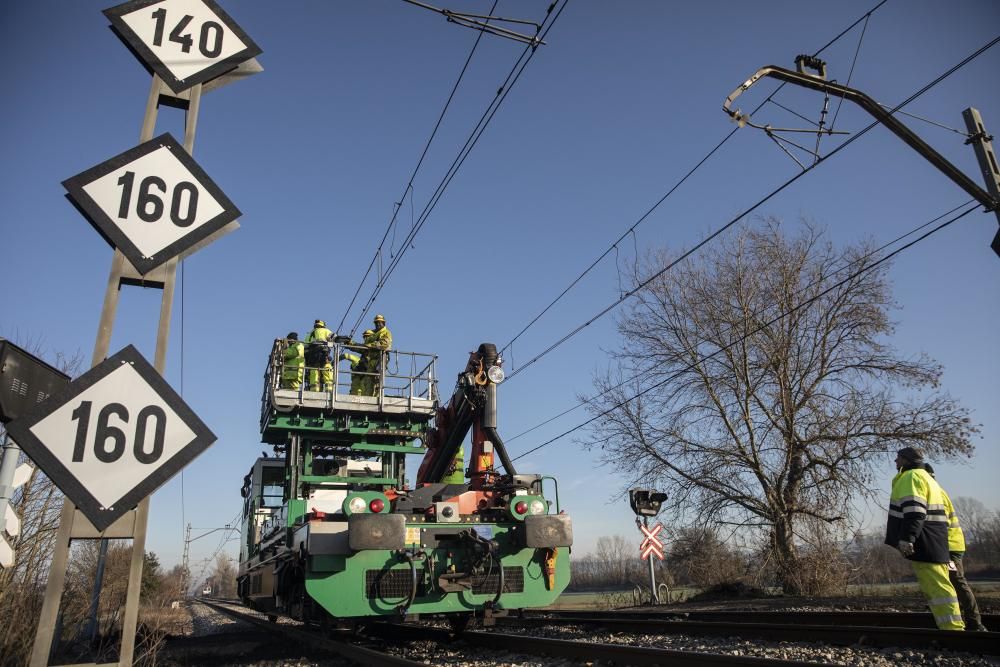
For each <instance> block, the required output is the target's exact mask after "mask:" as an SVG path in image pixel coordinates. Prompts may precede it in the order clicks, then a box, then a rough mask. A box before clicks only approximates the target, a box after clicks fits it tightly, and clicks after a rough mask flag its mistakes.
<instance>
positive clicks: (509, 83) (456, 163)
mask: <svg viewBox="0 0 1000 667" xmlns="http://www.w3.org/2000/svg"><path fill="white" fill-rule="evenodd" d="M567 2H568V0H562V4H561V5H560V4H559V0H555V1H554V2H553V3H552V4H550V5H549V7H548V13H547V15H546V19H545V22H547V25H545V22H543V25H544V26H545V27H544V28H543V29H542V32H541V34H540V37H544V36H545V35H547V34H548V32H549V30H551V29H552V26H554V25H555V23H556V21H557V20H558V19H559V17H560V16H561V15H562V12H563V10H564V9H565V8H566V4H567ZM556 6H559V9H558V10H557V11H555V12H554V13H553V10H554V9H555V7H556ZM534 54H535V49H534V48H533V47H532V46H531V45H528V46H526V47H525V49H524V51H523V52H522V53H521V56H520V58H518V60H517V61H516V62H515V63H514V66H513V67H512V68H511V70H510V72H509V73H508V74H507V78H506V79H505V80H504V82H503V83H502V84H501V86H500V88H498V89H497V92H496V95H495V96H494V98H493V100H492V101H491V102H490V104H489V105H488V106H487V108H486V110H485V111H484V112H483V115H482V116H481V117H480V119H479V122H478V123H477V124H476V126H475V128H473V130H472V132H471V133H470V134H469V136H468V138H467V139H466V141H465V144H464V145H463V146H462V148H461V150H459V154H458V155H457V156H456V157H455V159H454V160H453V161H452V164H451V166H450V167H449V168H448V170H447V172H446V174H445V176H444V178H443V179H442V180H441V182H440V183H439V184H438V186H437V188H436V189H435V191H434V193H433V194H432V195H431V198H430V200H429V201H428V203H427V204H426V205H425V206H424V209H423V210H422V211H421V213H420V215H419V216H418V217H417V223H416V225H415V226H414V228H413V230H412V232H411V233H410V235H409V236H408V237H407V240H406V244H407V247H406V248H404V249H403V250H401V251H400V253H399V254H398V255H397V256H396V257H395V259H394V260H393V261H392V262H391V263H390V265H389V268H388V269H387V270H386V273H385V275H384V276H383V278H382V279H381V280H379V281H378V283H377V284H376V286H375V289H374V290H373V291H372V294H371V296H370V297H369V299H368V302H367V304H366V305H365V307H364V308H363V309H362V311H361V314H360V315H359V316H358V318H357V320H356V321H355V323H354V325H353V326H352V327H351V332H350V335H352V336H353V335H354V332H355V331H357V329H358V326H359V325H360V324H361V322H362V320H364V318H365V316H366V315H367V314H368V312H369V311H370V310H371V307H372V306H373V305H374V304H375V301H376V299H378V296H379V294H381V292H382V289H383V288H384V287H385V285H386V283H387V281H388V278H389V276H390V275H391V274H392V273H393V271H395V269H396V267H397V266H398V265H399V262H400V261H401V260H402V257H403V255H404V254H405V253H406V250H407V249H409V248H411V247H413V239H414V238H415V237H416V235H417V234H418V233H419V232H420V230H421V229H422V228H423V226H424V225H425V224H426V223H427V219H428V218H429V217H430V214H431V213H432V212H433V211H434V209H435V208H436V207H437V204H438V202H439V201H440V200H441V197H442V196H443V195H444V192H445V191H446V190H447V188H448V186H449V185H450V184H451V181H452V180H453V179H454V177H455V175H456V174H457V173H458V171H459V170H460V169H461V167H462V165H463V164H464V163H465V160H466V159H467V158H468V157H469V155H470V154H471V152H472V149H473V148H475V146H476V144H478V143H479V139H480V138H481V137H482V136H483V133H484V132H485V131H486V128H487V127H488V126H489V124H490V122H491V121H492V120H493V118H494V117H495V116H496V113H497V111H498V110H499V109H500V106H501V105H502V104H503V102H504V100H506V99H507V95H508V94H509V93H510V91H511V90H512V89H513V87H514V85H515V84H516V83H517V82H518V80H520V78H521V75H522V74H523V73H524V70H525V68H526V67H527V66H528V64H529V63H530V62H531V59H532V57H533V56H534Z"/></svg>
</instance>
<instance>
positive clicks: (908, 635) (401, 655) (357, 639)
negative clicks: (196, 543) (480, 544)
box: [199, 600, 1000, 667]
mask: <svg viewBox="0 0 1000 667" xmlns="http://www.w3.org/2000/svg"><path fill="white" fill-rule="evenodd" d="M199 602H200V603H202V604H206V605H208V606H210V607H211V608H212V609H215V610H216V611H219V612H221V613H223V614H226V615H228V616H230V617H232V618H237V619H239V620H241V621H246V622H248V623H252V624H253V625H255V626H257V627H258V628H261V629H262V630H264V631H266V632H267V633H268V634H269V635H275V636H280V637H281V638H282V639H281V641H284V642H285V643H286V644H287V645H289V646H294V647H295V650H296V651H304V652H305V653H306V654H308V655H311V656H312V655H315V654H317V653H322V654H326V655H336V656H340V657H341V658H343V659H344V660H345V661H349V662H351V663H355V664H362V665H374V666H382V665H390V666H397V665H399V666H409V665H427V664H434V665H446V664H447V665H459V664H461V665H475V664H480V663H481V664H490V665H498V664H547V663H548V662H550V661H553V660H554V659H559V660H563V661H580V662H581V663H582V664H592V663H594V662H596V661H600V662H607V663H614V664H616V665H664V664H669V665H671V666H672V667H711V666H715V665H718V666H728V665H761V666H765V665H772V666H775V667H778V666H784V667H791V666H797V665H806V664H810V665H816V664H831V663H834V662H836V663H837V664H844V662H843V660H842V659H841V658H836V657H834V656H833V654H825V655H826V656H827V657H826V659H825V661H824V658H823V656H824V653H822V652H820V653H819V654H818V656H819V657H818V659H817V656H809V657H808V658H807V660H808V661H805V662H804V661H801V660H798V659H777V658H774V657H756V656H752V655H750V654H749V652H748V651H744V652H743V654H742V655H739V654H736V655H732V654H725V652H726V651H727V647H726V646H724V645H721V646H720V643H721V642H720V640H718V639H714V640H709V641H710V644H709V645H708V646H702V647H698V648H694V649H692V648H689V646H690V642H687V643H686V644H675V646H680V647H681V650H678V649H677V648H663V647H661V646H649V645H648V644H649V643H650V642H649V638H650V637H657V636H663V637H665V638H666V637H672V636H680V635H685V636H689V637H723V638H734V637H736V638H739V641H740V642H744V643H745V642H746V641H750V640H754V641H759V640H764V641H774V642H804V643H819V642H822V643H823V644H826V645H842V646H850V647H851V649H839V650H848V651H850V650H855V651H861V650H865V649H867V650H875V649H874V647H885V646H891V647H894V648H896V647H910V648H915V649H923V650H932V651H933V650H950V651H962V652H967V653H971V654H979V655H993V656H995V655H998V654H1000V633H972V632H970V633H945V632H938V631H936V630H931V629H928V628H923V627H920V626H919V625H917V624H919V623H921V622H922V621H921V619H919V618H918V617H920V616H923V615H921V614H907V613H904V614H886V613H881V614H879V613H877V612H746V613H743V612H687V613H686V614H685V615H686V616H687V617H689V618H690V617H691V616H699V617H700V618H699V620H668V619H669V618H674V619H677V618H678V615H677V614H675V613H673V612H668V613H667V614H664V613H662V612H653V611H648V610H643V611H632V612H618V613H613V612H612V613H608V612H603V613H597V612H576V613H573V612H552V613H548V614H545V616H541V615H538V614H534V613H533V614H531V615H530V616H525V617H508V618H500V619H497V620H498V625H499V627H503V628H505V631H499V629H494V631H466V632H464V633H462V634H461V636H460V637H456V636H455V635H454V633H452V632H451V631H450V630H447V629H445V628H441V627H433V626H430V625H426V624H412V623H405V624H404V623H388V622H374V623H370V624H367V625H364V626H363V627H362V628H360V629H359V630H358V631H357V632H354V633H351V632H349V631H332V632H331V631H330V630H326V631H325V633H322V632H320V630H319V629H318V628H315V627H310V626H303V625H301V624H295V623H287V622H285V623H273V622H269V621H267V620H265V619H263V618H261V617H260V616H259V615H256V614H253V613H249V614H248V613H245V612H243V611H237V610H236V609H233V608H232V606H231V605H232V604H233V603H232V602H227V603H225V604H218V602H215V601H207V600H200V601H199ZM872 614H877V615H879V616H881V617H883V618H880V619H876V621H885V619H884V617H885V616H892V617H894V618H895V620H894V621H893V622H894V623H896V624H897V626H898V625H899V624H901V623H910V624H913V626H912V627H893V626H889V625H886V624H885V622H883V623H881V624H879V625H875V624H872V625H867V626H860V625H844V624H839V625H838V624H837V623H838V622H843V621H846V620H850V621H851V622H852V623H857V622H859V621H861V620H865V619H867V620H869V621H870V620H871V619H872V618H873V617H872ZM804 615H805V617H806V619H807V620H809V621H816V620H826V621H827V622H828V623H830V624H829V625H822V624H817V623H814V622H808V623H803V622H801V621H802V617H803V616H804ZM650 616H652V617H653V618H649V617H650ZM793 616H794V617H796V618H797V620H798V621H799V622H797V623H792V622H778V623H762V622H760V619H762V618H766V619H771V620H777V621H781V619H782V618H783V617H788V618H791V617H793ZM665 617H666V618H665ZM701 618H709V619H712V620H701ZM549 626H551V627H549ZM580 626H584V627H586V628H589V629H587V630H584V631H582V632H581V631H580ZM514 627H518V628H520V629H521V630H524V631H526V632H525V633H523V634H511V633H510V632H508V631H507V630H506V629H507V628H514ZM598 627H600V628H601V629H602V630H603V632H604V633H606V636H607V640H606V641H600V640H599V639H597V638H596V635H597V634H598V631H597V628H598ZM571 628H572V630H568V631H567V629H571ZM547 630H549V631H550V632H548V634H550V635H551V634H556V635H557V636H559V637H566V638H553V637H552V636H548V637H543V636H533V634H545V633H546V631H547ZM553 631H554V632H553ZM631 634H635V635H644V637H643V639H642V640H641V641H634V640H630V639H629V638H628V637H627V635H631ZM623 635H624V636H623ZM668 641H669V642H674V641H676V640H668ZM724 641H725V640H722V642H724ZM712 642H714V648H713V644H712ZM638 644H646V645H638ZM737 653H739V652H738V651H737ZM758 655H760V654H758ZM769 655H774V653H771V654H769ZM793 655H794V657H795V658H805V657H806V654H803V653H799V654H797V655H795V654H794V653H793ZM942 655H945V654H942ZM415 656H419V657H420V659H419V660H414V659H413V658H414V657H415ZM790 657H791V656H790ZM956 659H957V660H958V661H959V662H958V663H957V664H964V663H963V662H962V658H961V655H958V656H955V657H953V658H952V660H956ZM532 660H534V661H535V662H532ZM925 664H932V663H930V662H928V663H925ZM934 664H936V663H934ZM951 664H956V663H954V662H953V663H951ZM980 664H981V663H980ZM991 664H992V663H991Z"/></svg>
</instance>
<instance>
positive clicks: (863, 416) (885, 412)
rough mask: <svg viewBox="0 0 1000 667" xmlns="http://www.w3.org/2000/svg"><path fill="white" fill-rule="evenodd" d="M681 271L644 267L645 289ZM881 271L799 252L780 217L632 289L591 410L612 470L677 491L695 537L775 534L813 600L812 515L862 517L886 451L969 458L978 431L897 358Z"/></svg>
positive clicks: (818, 239)
mask: <svg viewBox="0 0 1000 667" xmlns="http://www.w3.org/2000/svg"><path fill="white" fill-rule="evenodd" d="M670 259H671V256H670V255H669V254H668V253H660V254H659V255H658V256H655V257H652V258H651V260H650V261H648V262H647V263H646V266H644V267H637V270H636V277H635V283H636V284H637V285H638V284H639V283H640V278H639V276H641V275H650V274H652V273H653V271H654V270H655V267H658V266H661V265H664V264H666V263H667V262H669V261H670ZM876 260H877V256H876V254H875V253H874V252H873V250H872V248H871V247H870V246H869V245H867V244H860V245H853V246H847V247H844V248H842V249H837V248H834V247H833V245H832V244H831V243H829V242H828V241H826V240H825V239H824V235H823V232H822V231H820V230H818V229H816V228H815V227H814V226H812V225H809V224H805V225H804V230H803V231H802V232H801V233H800V234H799V235H798V236H795V237H792V238H790V237H787V236H785V235H784V233H783V231H782V229H781V225H780V223H778V222H777V221H774V220H771V221H768V223H767V224H765V225H763V226H761V227H751V226H747V227H744V228H742V229H741V230H740V231H739V233H737V234H736V235H734V236H733V237H730V238H729V239H728V240H726V241H722V242H719V243H717V244H714V245H711V246H709V247H708V249H707V251H706V252H705V253H703V254H702V255H701V256H700V257H697V258H689V259H687V260H685V261H683V262H681V263H679V264H678V265H677V266H675V267H674V268H673V269H671V270H670V271H666V272H663V273H661V274H660V275H659V276H657V277H656V278H655V279H653V280H651V281H650V282H649V283H648V285H646V286H645V287H644V288H643V289H642V290H640V291H639V292H638V293H637V295H636V298H635V300H634V302H633V305H632V307H631V308H630V309H629V310H628V312H626V313H625V314H624V315H623V316H622V317H620V318H619V321H618V329H619V332H620V333H621V336H622V345H621V347H620V349H618V350H616V351H615V353H614V355H613V356H614V360H613V363H612V367H611V368H610V369H609V370H608V371H607V372H605V373H602V374H599V375H598V376H597V377H596V378H595V386H596V388H597V389H598V390H599V392H600V397H599V398H597V399H594V400H591V401H590V402H589V403H588V408H589V409H590V410H591V411H592V413H594V414H595V415H597V419H596V420H595V421H594V423H593V426H592V430H593V435H594V438H593V440H592V441H590V442H588V443H587V444H588V445H589V446H590V447H592V448H595V449H597V450H599V452H600V454H601V456H602V458H603V460H604V462H606V463H608V464H610V465H612V466H614V467H617V468H619V469H620V470H622V471H623V472H625V473H626V474H628V475H630V476H631V477H632V479H631V480H630V481H631V482H634V483H636V484H639V485H642V486H659V487H660V488H668V489H671V490H672V491H671V495H670V500H669V501H668V503H667V505H666V507H667V508H668V510H669V511H671V512H674V513H675V514H676V513H686V514H687V515H688V518H689V519H691V521H692V522H694V523H701V524H705V523H709V522H715V523H718V524H733V525H736V526H739V527H752V528H753V529H754V530H755V531H757V532H758V533H759V534H761V535H764V536H766V541H767V547H768V548H767V551H768V552H769V553H770V557H771V558H772V559H773V561H774V566H775V572H776V577H777V580H778V582H779V583H780V585H781V586H782V587H783V589H784V590H785V591H786V592H787V593H798V592H802V590H801V586H802V584H801V582H800V581H798V580H797V578H796V577H795V576H794V575H795V573H796V571H797V568H798V567H799V554H798V544H799V543H800V542H801V539H802V537H803V534H802V533H801V531H797V529H798V528H799V526H800V523H801V522H802V520H803V519H805V518H813V519H816V520H817V521H819V522H822V523H827V524H833V523H837V522H841V521H845V520H847V519H848V518H850V517H851V513H852V510H851V501H852V498H854V497H855V496H856V495H857V494H867V495H868V497H869V498H871V497H872V494H873V493H874V492H875V489H874V488H873V474H872V473H873V470H874V467H875V466H876V465H880V464H884V462H885V461H886V460H887V459H886V457H885V453H886V452H889V451H893V450H895V449H896V448H898V447H901V446H906V445H913V446H920V447H923V448H924V449H926V450H928V451H929V452H930V453H931V454H932V455H934V456H939V457H941V456H943V457H951V456H957V455H969V454H970V453H971V452H972V449H973V445H972V443H971V438H972V436H973V434H975V433H976V432H978V428H977V427H976V426H975V425H973V424H972V423H971V422H970V420H969V418H968V413H967V410H965V409H964V408H962V407H961V406H960V405H958V404H957V403H956V402H955V401H954V400H953V399H951V398H950V397H949V396H948V395H947V394H944V393H941V392H939V391H936V389H937V387H938V383H939V381H940V378H941V373H942V368H941V366H940V365H938V364H937V363H935V362H934V361H932V360H931V359H929V358H927V357H926V356H924V355H919V356H914V357H909V358H905V357H903V356H901V355H899V354H898V353H897V352H896V351H895V350H894V349H893V348H892V347H891V345H890V344H889V342H888V338H889V337H890V336H891V335H892V333H893V330H894V324H893V322H892V321H891V320H890V318H889V314H890V311H891V310H892V309H893V308H895V307H896V306H895V304H894V302H893V300H892V296H891V290H890V284H889V280H888V277H887V271H888V263H886V264H882V265H879V266H873V264H874V262H875V261H876ZM845 266H848V267H849V270H847V271H844V270H843V267H845ZM867 267H873V268H871V270H867V271H864V272H860V273H858V272H859V271H860V270H861V269H865V268H867ZM854 274H856V275H854ZM852 275H853V277H850V276H852ZM845 277H849V279H847V280H844V278H845ZM841 281H843V282H842V284H838V283H841ZM783 313H785V314H786V315H785V316H783V317H780V315H781V314H783ZM637 395H638V396H637ZM633 397H634V398H633ZM637 471H638V472H637Z"/></svg>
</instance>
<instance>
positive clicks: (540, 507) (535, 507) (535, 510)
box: [531, 500, 545, 514]
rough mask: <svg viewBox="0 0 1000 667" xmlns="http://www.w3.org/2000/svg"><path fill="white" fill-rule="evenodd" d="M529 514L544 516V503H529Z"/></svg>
mask: <svg viewBox="0 0 1000 667" xmlns="http://www.w3.org/2000/svg"><path fill="white" fill-rule="evenodd" d="M531 513H532V514H545V503H544V502H542V501H541V500H532V501H531Z"/></svg>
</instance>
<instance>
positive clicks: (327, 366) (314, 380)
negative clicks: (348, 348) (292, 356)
mask: <svg viewBox="0 0 1000 667" xmlns="http://www.w3.org/2000/svg"><path fill="white" fill-rule="evenodd" d="M332 339H333V332H332V331H330V330H329V329H327V328H326V322H324V321H323V320H316V321H315V322H313V330H312V331H310V332H309V334H308V335H307V336H306V364H308V367H309V391H332V390H333V364H331V363H330V341H331V340H332ZM320 380H322V384H320Z"/></svg>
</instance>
